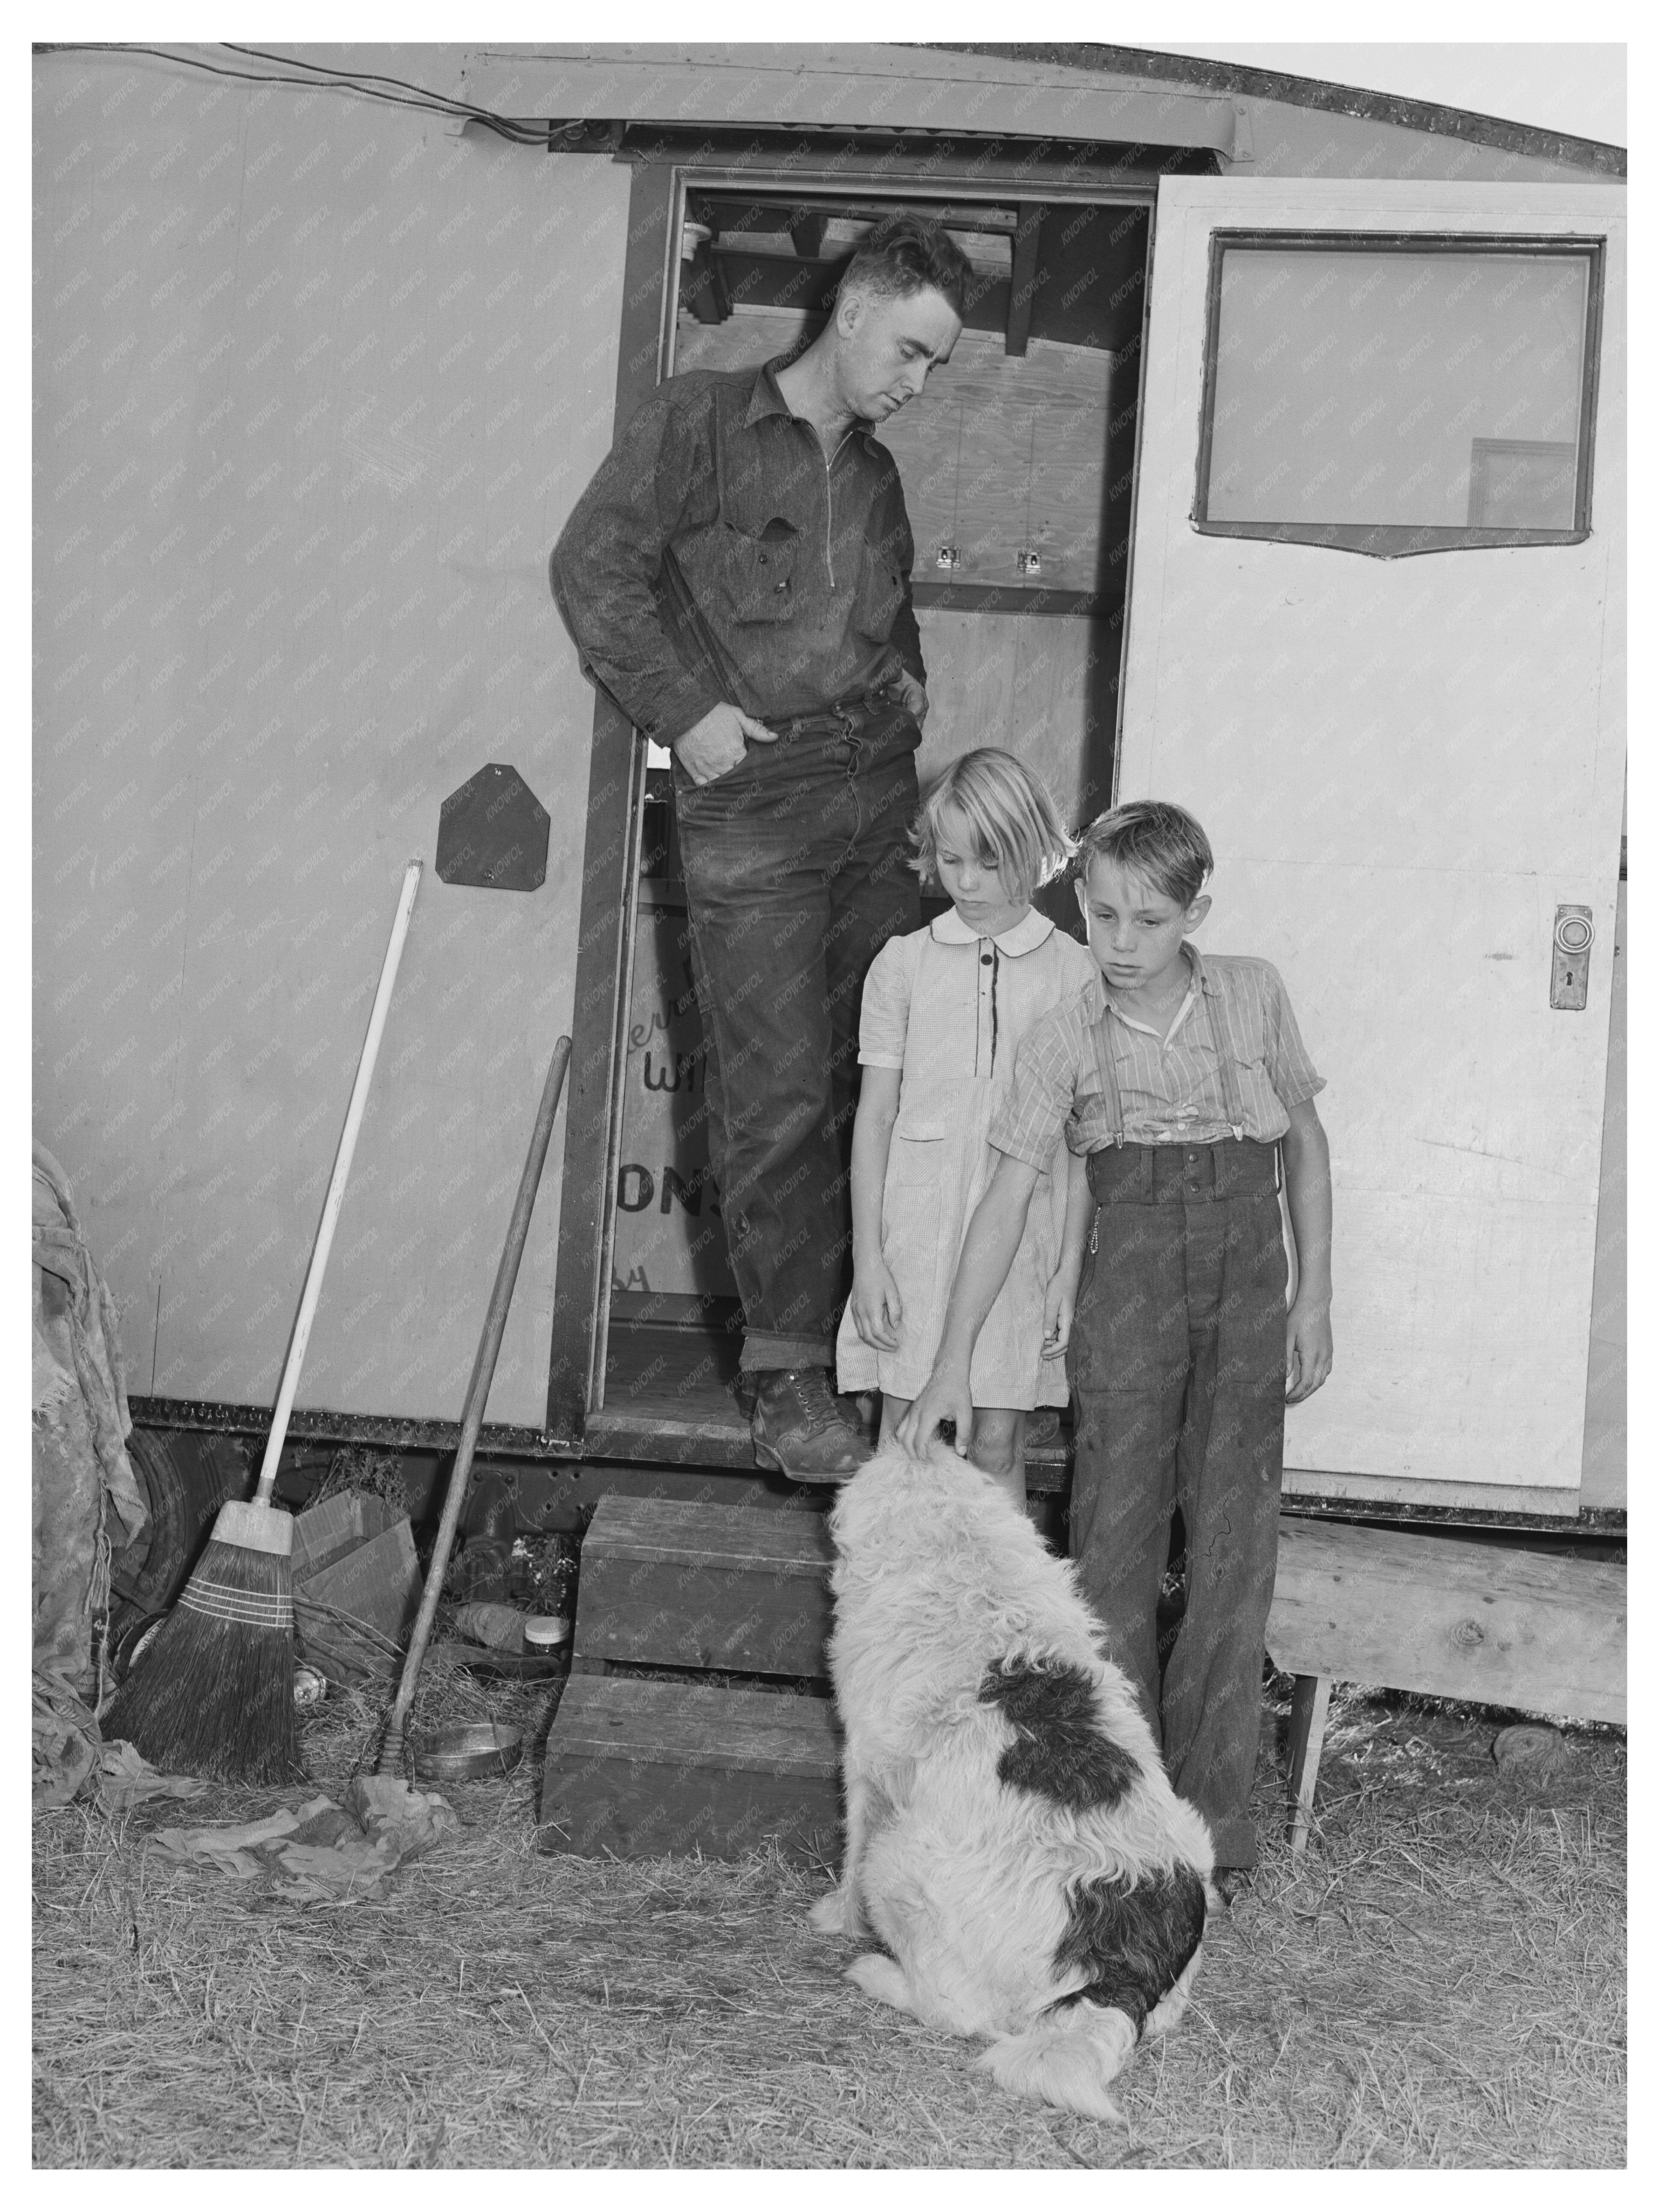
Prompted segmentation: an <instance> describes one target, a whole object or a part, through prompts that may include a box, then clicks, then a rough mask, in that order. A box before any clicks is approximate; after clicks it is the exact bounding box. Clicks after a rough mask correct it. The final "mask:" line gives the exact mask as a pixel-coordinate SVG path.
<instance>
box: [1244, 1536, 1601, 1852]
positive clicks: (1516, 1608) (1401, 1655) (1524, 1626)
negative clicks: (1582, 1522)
mask: <svg viewBox="0 0 1659 2212" xmlns="http://www.w3.org/2000/svg"><path fill="white" fill-rule="evenodd" d="M1625 1606H1626V1581H1625V1569H1624V1568H1623V1567H1622V1566H1621V1565H1608V1564H1607V1563H1606V1562H1604V1561H1601V1560H1590V1559H1569V1558H1562V1557H1560V1556H1559V1555H1555V1554H1550V1553H1537V1552H1527V1551H1521V1550H1505V1549H1504V1548H1503V1547H1501V1546H1500V1545H1498V1544H1488V1543H1474V1542H1470V1541H1467V1540H1465V1539H1460V1538H1457V1537H1452V1536H1439V1535H1419V1534H1416V1533H1414V1532H1412V1531H1407V1530H1402V1529H1392V1528H1358V1527H1355V1526H1353V1525H1352V1524H1346V1523H1343V1522H1329V1521H1314V1520H1299V1519H1297V1518H1296V1517H1294V1516H1288V1515H1287V1516H1285V1517H1284V1518H1283V1519H1282V1520H1281V1521H1280V1522H1279V1572H1278V1577H1277V1580H1276V1581H1275V1583H1274V1585H1273V1611H1272V1613H1270V1615H1269V1616H1268V1620H1267V1650H1268V1652H1269V1654H1270V1655H1271V1656H1272V1658H1273V1663H1274V1665H1275V1666H1276V1667H1278V1668H1279V1669H1280V1671H1281V1672H1282V1673H1285V1674H1294V1675H1295V1676H1296V1678H1297V1680H1296V1689H1295V1692H1294V1695H1293V1697H1292V1699H1291V1808H1292V1809H1291V1850H1292V1851H1298V1852H1299V1851H1302V1850H1305V1848H1306V1846H1307V1841H1308V1830H1309V1826H1310V1820H1311V1819H1312V1814H1313V1799H1314V1789H1315V1785H1316V1783H1317V1781H1318V1777H1319V1759H1320V1753H1321V1751H1322V1748H1323V1745H1324V1736H1325V1723H1326V1718H1327V1714H1328V1709H1329V1705H1330V1693H1331V1684H1332V1683H1333V1681H1340V1682H1363V1683H1365V1684H1367V1685H1369V1686H1373V1687H1376V1688H1378V1689H1389V1690H1414V1691H1419V1692H1422V1693H1423V1694H1425V1696H1429V1697H1436V1698H1462V1699H1469V1700H1471V1701H1472V1702H1474V1703H1477V1704H1480V1705H1513V1706H1516V1707H1518V1708H1520V1709H1521V1710H1522V1711H1528V1712H1534V1713H1542V1714H1548V1715H1551V1716H1553V1717H1560V1718H1563V1719H1570V1720H1598V1721H1617V1722H1619V1723H1623V1721H1624V1719H1625V1711H1626V1704H1625V1644H1626V1637H1625Z"/></svg>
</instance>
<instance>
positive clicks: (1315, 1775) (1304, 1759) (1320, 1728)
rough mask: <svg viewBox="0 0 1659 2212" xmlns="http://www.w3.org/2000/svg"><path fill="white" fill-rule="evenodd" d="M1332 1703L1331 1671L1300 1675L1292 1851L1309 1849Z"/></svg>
mask: <svg viewBox="0 0 1659 2212" xmlns="http://www.w3.org/2000/svg"><path fill="white" fill-rule="evenodd" d="M1330 1706H1331V1682H1330V1677H1329V1675H1328V1674H1298V1675H1297V1678H1296V1691H1295V1694H1294V1695H1293V1696H1292V1698H1291V1851H1292V1853H1300V1852H1302V1851H1304V1850H1306V1849H1307V1848H1308V1830H1309V1828H1310V1826H1311V1825H1312V1821H1313V1801H1314V1790H1315V1789H1316V1786H1317V1784H1318V1782H1319V1754H1320V1753H1321V1752H1322V1750H1323V1749H1324V1747H1325V1720H1326V1716H1327V1715H1328V1712H1329V1711H1330Z"/></svg>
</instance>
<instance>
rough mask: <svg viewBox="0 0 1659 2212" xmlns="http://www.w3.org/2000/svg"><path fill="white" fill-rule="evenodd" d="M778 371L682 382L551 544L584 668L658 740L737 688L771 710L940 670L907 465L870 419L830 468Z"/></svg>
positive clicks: (741, 701)
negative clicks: (919, 574) (929, 635)
mask: <svg viewBox="0 0 1659 2212" xmlns="http://www.w3.org/2000/svg"><path fill="white" fill-rule="evenodd" d="M780 365H781V364H780V363H777V362H768V364H767V365H766V367H765V368H762V369H760V370H758V371H757V370H754V369H750V368H746V369H739V370H735V371H714V370H708V369H694V370H692V371H690V372H689V373H688V374H686V375H684V376H676V377H672V378H671V379H670V380H669V381H668V382H667V383H666V384H665V385H664V386H662V387H661V389H660V390H659V391H658V392H655V393H654V394H653V397H652V398H649V399H647V401H646V403H645V404H644V405H643V406H642V407H641V409H640V410H639V411H638V413H637V414H635V416H634V417H633V419H632V421H631V422H629V424H628V426H627V428H625V429H624V430H623V432H622V434H621V435H620V436H619V437H618V438H617V442H616V444H615V445H614V447H612V448H611V453H610V454H609V455H608V457H607V458H606V459H605V462H604V463H603V465H601V467H600V469H599V473H598V475H597V476H595V477H594V478H593V481H592V483H590V484H589V485H588V487H587V489H586V491H585V492H584V493H583V494H582V495H581V497H580V500H579V501H577V502H576V506H575V508H574V512H573V513H572V514H571V517H570V520H569V521H568V523H567V524H566V525H565V527H564V531H563V532H562V535H561V537H560V538H559V542H558V544H556V546H555V547H554V549H553V557H552V562H551V574H552V581H553V596H554V598H555V599H556V600H557V602H558V605H559V611H560V612H561V614H562V615H563V617H564V619H565V622H566V624H567V625H568V629H569V630H570V634H571V635H572V636H573V637H574V639H575V641H576V644H577V647H578V649H579V651H580V656H581V665H582V668H583V671H585V673H586V675H588V676H589V677H591V678H592V679H593V681H594V682H595V683H597V684H600V685H602V686H603V687H604V689H605V690H606V691H607V692H609V693H610V695H611V697H612V698H613V699H614V700H615V701H616V702H617V705H618V706H619V707H620V708H622V710H623V713H624V714H627V715H628V717H629V720H631V721H632V722H633V723H634V725H635V727H636V728H637V729H639V730H641V731H642V732H644V734H645V735H646V736H647V737H649V738H655V739H656V740H657V741H658V743H659V744H671V743H672V741H673V740H674V739H675V738H678V737H679V736H681V735H682V734H683V733H684V732H685V731H687V730H689V729H690V727H691V726H692V725H693V723H695V722H697V721H700V720H702V717H703V715H704V714H707V713H708V710H709V708H711V707H714V706H716V705H718V704H719V703H720V702H721V701H722V700H726V701H729V702H731V703H732V705H734V706H737V707H740V708H743V709H744V712H745V713H746V714H754V715H756V716H757V717H758V718H759V719H760V720H762V721H767V722H771V721H776V720H783V719H787V717H789V716H791V715H794V714H808V713H811V712H812V711H814V710H815V709H821V708H824V707H827V706H829V705H830V704H831V703H832V702H835V701H837V700H841V699H845V698H848V697H849V696H854V695H856V694H859V693H861V692H866V691H872V690H877V689H878V687H880V686H881V685H883V684H887V683H890V682H891V681H892V680H893V679H894V678H896V677H897V676H898V675H899V674H900V673H901V671H908V672H909V674H911V675H912V676H914V677H915V678H917V680H918V681H919V682H925V681H926V671H925V670H924V667H923V665H922V658H921V636H920V635H919V633H918V631H917V629H916V617H915V610H914V609H913V607H912V605H911V603H910V564H911V562H912V560H913V558H914V556H915V548H914V545H913V544H912V541H911V537H910V524H909V519H908V516H907V515H906V513H905V511H904V494H903V491H902V488H901V486H900V483H899V476H898V466H897V464H896V462H895V460H894V459H893V457H892V455H891V454H890V453H889V452H888V451H887V449H886V447H884V446H883V445H881V444H879V443H878V441H877V440H876V439H875V438H874V437H873V436H872V435H871V433H870V432H869V430H868V429H866V428H863V427H862V426H861V425H855V426H854V428H853V429H852V430H851V431H849V432H848V435H847V437H846V438H845V439H844V440H843V441H842V445H841V447H839V449H838V450H837V452H836V455H835V457H834V459H833V461H831V462H826V460H825V457H824V452H823V446H822V445H821V443H820V442H819V439H818V435H817V431H816V430H815V429H814V428H812V425H811V423H810V422H806V421H805V419H804V418H803V417H801V416H795V415H792V414H791V413H790V411H789V409H788V407H787V404H785V401H784V398H783V395H782V393H781V392H780V391H779V389H778V383H777V378H776V375H775V368H777V367H778V366H780Z"/></svg>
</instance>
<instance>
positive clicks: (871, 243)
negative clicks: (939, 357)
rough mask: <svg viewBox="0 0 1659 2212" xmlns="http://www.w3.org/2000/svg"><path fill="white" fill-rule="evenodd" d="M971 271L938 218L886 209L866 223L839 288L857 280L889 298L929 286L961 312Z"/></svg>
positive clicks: (845, 287) (902, 296)
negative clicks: (874, 220) (877, 218)
mask: <svg viewBox="0 0 1659 2212" xmlns="http://www.w3.org/2000/svg"><path fill="white" fill-rule="evenodd" d="M972 274H973V271H972V270H971V269H970V268H969V263H968V257H967V255H966V254H965V253H964V252H963V250H962V248H961V247H960V246H958V245H957V242H956V240H955V239H954V238H952V237H951V234H950V232H949V231H948V230H946V229H945V226H944V224H943V223H942V222H933V221H931V220H930V219H929V217H927V216H920V215H890V216H883V218H882V220H881V221H880V222H878V223H874V224H872V226H871V228H870V230H869V232H868V234H867V235H866V238H865V240H864V243H863V244H862V245H861V246H860V247H859V250H858V252H856V253H855V254H854V256H853V258H852V259H851V260H850V261H849V262H848V264H847V268H846V270H845V271H844V273H843V275H842V280H841V289H842V291H843V292H844V291H845V290H846V289H847V287H848V285H849V284H854V285H858V286H860V287H861V288H862V289H864V290H866V291H868V292H873V293H875V294H877V295H878V296H879V297H881V298H883V299H889V300H893V299H898V300H902V299H908V298H909V296H910V295H911V294H912V293H915V292H926V291H929V290H931V291H934V292H937V293H939V295H940V296H941V297H942V298H943V299H945V300H947V301H949V302H950V305H951V309H952V311H953V312H954V313H956V314H957V316H958V317H960V315H961V314H962V312H963V301H964V300H965V299H966V297H967V293H968V285H969V280H970V278H971V276H972ZM836 296H837V297H838V298H839V296H840V294H839V293H838V294H837V295H836Z"/></svg>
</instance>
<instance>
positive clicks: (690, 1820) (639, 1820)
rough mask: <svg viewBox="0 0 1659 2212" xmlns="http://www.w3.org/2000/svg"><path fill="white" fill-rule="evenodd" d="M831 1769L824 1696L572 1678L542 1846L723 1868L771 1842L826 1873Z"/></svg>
mask: <svg viewBox="0 0 1659 2212" xmlns="http://www.w3.org/2000/svg"><path fill="white" fill-rule="evenodd" d="M839 1771H840V1759H839V1738H838V1735H837V1732H836V1717H835V1708H834V1706H833V1705H831V1704H830V1703H829V1700H828V1699H823V1698H814V1697H804V1696H796V1695H793V1694H791V1693H789V1692H769V1691H764V1690H725V1689H705V1688H702V1687H701V1686H697V1685H695V1684H690V1683H681V1682H650V1681H641V1680H629V1679H628V1678H627V1677H625V1676H620V1675H617V1676H611V1677H608V1678H607V1677H603V1676H593V1675H580V1674H575V1675H573V1676H572V1677H571V1679H570V1680H569V1682H568V1684H567V1686H566V1688H565V1692H564V1695H563V1697H562V1699H561V1700H560V1703H559V1710H558V1713H557V1716H556V1718H555V1720H554V1723H553V1728H552V1731H551V1733H550V1735H549V1737H548V1743H547V1762H546V1765H545V1766H544V1770H543V1774H542V1795H541V1804H540V1808H539V1813H538V1834H537V1841H538V1844H539V1845H540V1847H541V1849H542V1850H544V1851H568V1852H574V1853H575V1854H576V1855H578V1856H579V1857H585V1858H602V1857H607V1856H610V1855H612V1854H614V1855H615V1856H616V1857H618V1858H657V1857H665V1856H668V1855H671V1854H673V1853H687V1852H690V1851H693V1850H700V1851H701V1852H702V1855H703V1857H705V1858H719V1859H728V1858H738V1857H742V1855H743V1854H744V1852H746V1851H749V1850H753V1849H755V1848H756V1846H757V1845H758V1844H763V1843H766V1842H768V1841H769V1840H775V1841H776V1843H777V1844H778V1845H779V1846H780V1848H781V1850H783V1851H784V1852H785V1854H786V1855H787V1856H788V1857H791V1858H793V1859H796V1860H804V1861H807V1862H811V1863H829V1862H830V1861H832V1860H833V1859H834V1858H835V1857H836V1855H837V1853H838V1851H839V1849H840V1823H841V1796H840V1784H839V1781H838V1775H839Z"/></svg>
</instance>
